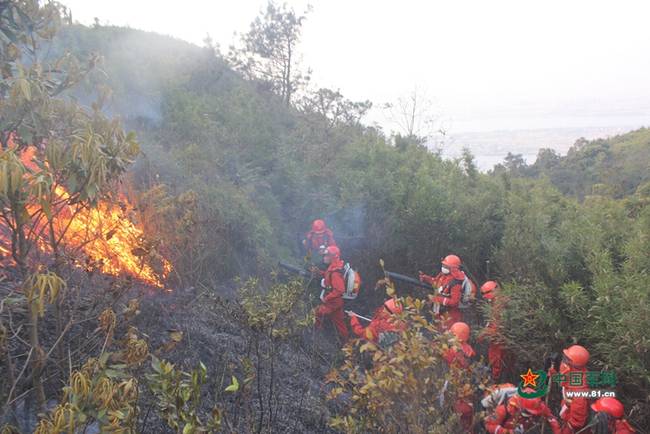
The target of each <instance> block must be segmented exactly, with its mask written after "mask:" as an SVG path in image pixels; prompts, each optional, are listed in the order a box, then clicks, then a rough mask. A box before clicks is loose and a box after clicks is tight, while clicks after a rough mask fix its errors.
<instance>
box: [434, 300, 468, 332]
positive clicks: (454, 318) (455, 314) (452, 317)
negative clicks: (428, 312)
mask: <svg viewBox="0 0 650 434" xmlns="http://www.w3.org/2000/svg"><path fill="white" fill-rule="evenodd" d="M440 310H441V313H440V314H439V315H438V316H437V318H438V319H439V320H441V321H442V324H441V327H442V330H443V331H446V330H449V329H450V328H451V326H452V325H453V324H454V323H456V322H459V321H462V320H463V313H462V312H461V311H460V309H458V308H457V307H448V308H447V309H446V310H445V308H444V306H443V307H441V309H440Z"/></svg>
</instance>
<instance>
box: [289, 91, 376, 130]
mask: <svg viewBox="0 0 650 434" xmlns="http://www.w3.org/2000/svg"><path fill="white" fill-rule="evenodd" d="M371 107H372V103H371V102H370V101H367V100H366V101H357V102H354V101H350V100H349V99H347V98H345V97H344V96H343V95H342V94H341V92H340V91H338V90H336V91H335V90H331V89H326V88H320V89H318V90H317V91H315V92H311V93H309V94H308V95H305V96H304V97H303V98H302V99H301V100H300V108H301V110H302V111H303V112H305V113H314V114H317V115H320V116H322V117H323V118H324V119H326V120H327V125H326V130H329V129H331V128H332V127H334V126H336V125H339V124H347V125H354V124H357V123H358V122H359V121H360V120H361V118H362V117H363V116H364V115H365V114H366V113H367V112H368V110H370V108H371Z"/></svg>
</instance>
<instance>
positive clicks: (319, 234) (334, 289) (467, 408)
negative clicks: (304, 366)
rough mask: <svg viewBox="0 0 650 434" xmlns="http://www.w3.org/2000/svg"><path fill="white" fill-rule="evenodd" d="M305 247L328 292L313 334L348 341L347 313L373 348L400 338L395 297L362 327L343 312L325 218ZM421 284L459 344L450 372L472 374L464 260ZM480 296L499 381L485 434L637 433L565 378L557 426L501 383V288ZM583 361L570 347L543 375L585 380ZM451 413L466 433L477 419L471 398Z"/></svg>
mask: <svg viewBox="0 0 650 434" xmlns="http://www.w3.org/2000/svg"><path fill="white" fill-rule="evenodd" d="M303 245H304V247H305V248H306V249H307V250H308V252H310V253H312V254H313V253H316V252H317V253H318V254H320V255H322V259H323V263H324V266H323V268H324V269H316V268H314V269H313V271H314V272H319V273H320V274H321V275H322V277H323V280H322V285H323V287H324V288H326V289H327V293H325V294H323V293H322V295H321V304H320V305H319V306H318V307H317V308H316V310H315V316H316V327H317V328H322V326H323V323H324V320H325V319H329V320H330V321H331V322H332V323H333V325H334V327H335V328H336V330H337V332H338V335H339V337H340V338H341V339H342V340H343V341H346V340H347V339H348V338H349V332H348V327H347V325H346V322H345V316H346V314H347V315H348V316H349V321H350V326H351V329H352V331H353V332H354V334H355V335H357V336H359V337H361V338H364V339H367V340H369V341H373V342H378V341H380V340H381V339H382V336H384V335H390V334H391V333H392V334H397V333H399V332H401V331H403V330H404V329H405V328H406V324H404V323H403V321H400V320H399V318H398V316H399V315H400V314H401V313H402V311H403V308H402V306H401V304H400V303H399V302H398V301H397V299H395V298H390V299H388V300H387V301H385V302H384V304H383V305H382V306H380V307H379V308H378V309H376V311H375V312H374V315H373V317H372V318H371V319H370V322H369V324H368V325H367V326H363V325H362V324H361V322H360V321H359V318H360V316H359V315H357V314H355V313H354V312H352V311H346V310H344V299H343V294H344V292H345V288H346V286H345V285H346V283H345V280H344V276H343V273H342V270H343V267H344V265H345V264H344V262H343V260H342V259H341V251H340V249H339V247H338V246H337V245H336V241H335V239H334V235H333V233H332V231H331V230H330V229H329V228H328V227H327V225H326V224H325V222H324V221H323V220H321V219H318V220H315V221H314V222H313V224H312V228H311V230H310V231H309V232H308V233H307V235H306V237H305V239H304V240H303ZM419 279H420V281H421V282H423V283H427V284H429V285H431V286H432V287H433V288H438V290H437V291H436V293H435V294H430V295H429V302H430V303H431V305H432V306H434V309H433V315H434V316H435V317H436V319H437V320H439V323H440V324H441V327H442V329H443V330H442V331H448V332H450V333H451V334H452V335H454V336H455V338H456V339H457V341H458V345H457V347H456V348H450V349H449V350H447V352H446V353H445V354H444V359H445V361H446V362H447V364H448V365H449V366H455V367H457V368H460V369H470V363H471V361H472V359H473V358H474V357H475V356H476V352H475V351H474V349H473V348H472V346H471V345H470V335H471V331H470V327H469V326H468V325H467V324H466V323H465V322H463V312H462V310H461V309H460V303H461V297H462V294H463V282H464V281H466V275H465V273H464V271H463V269H462V262H461V259H460V258H459V257H458V256H456V255H448V256H447V257H445V258H444V259H443V260H442V261H441V269H440V272H439V273H438V274H437V275H436V276H430V275H427V274H424V273H422V272H420V273H419ZM380 282H381V281H380ZM480 292H481V296H482V299H483V300H485V301H486V302H488V303H491V306H492V312H493V314H492V321H489V322H488V323H487V324H486V326H485V327H484V329H483V330H482V331H481V333H480V334H479V336H478V340H479V342H482V341H487V343H488V351H487V353H488V354H487V355H488V364H489V368H490V373H491V376H492V379H493V381H494V382H495V383H496V384H495V385H494V386H492V387H491V388H490V389H489V391H488V393H487V394H486V397H485V398H484V399H483V401H481V402H482V405H483V406H484V407H485V408H486V409H487V410H489V411H490V412H491V413H489V414H488V415H487V416H486V417H485V418H484V420H483V421H482V422H483V427H484V428H485V430H486V431H487V432H488V433H493V434H520V433H524V432H526V431H527V430H529V429H531V428H532V427H533V426H535V425H536V424H538V423H540V422H541V421H544V420H545V421H546V422H547V423H548V425H549V426H550V427H551V430H552V431H553V433H554V434H572V433H584V434H588V433H594V432H597V433H615V434H626V433H633V432H635V431H634V429H633V428H632V427H631V426H630V424H629V423H628V422H627V420H625V418H624V408H623V404H622V403H621V402H620V401H619V400H617V399H616V398H612V397H605V398H600V399H598V400H596V401H595V402H593V403H591V405H590V400H589V398H586V397H575V396H576V395H575V392H577V391H579V390H580V387H579V386H572V385H571V384H570V383H569V381H568V380H567V381H564V382H562V383H560V384H561V386H562V403H561V410H560V414H559V416H560V417H559V420H558V418H556V417H555V416H554V415H553V413H552V412H551V410H550V409H549V408H548V406H547V405H546V404H545V403H544V401H543V400H542V399H541V397H535V398H527V397H525V396H522V395H520V394H519V393H518V392H517V390H518V389H517V387H516V386H514V385H513V384H510V383H502V384H499V380H500V379H501V377H502V374H503V368H504V367H505V366H506V365H508V364H510V365H512V363H513V360H512V359H513V358H512V354H509V352H508V351H507V349H506V348H505V347H504V346H503V345H502V344H501V343H500V342H499V340H498V339H497V335H498V332H497V331H498V328H499V326H498V324H497V322H498V321H499V317H500V311H501V309H502V307H503V302H504V300H503V299H502V297H500V290H499V285H498V283H497V282H495V281H487V282H485V283H484V284H483V285H482V286H481V288H480ZM361 318H363V317H361ZM588 361H589V352H588V350H587V349H586V348H584V347H582V346H580V345H572V346H570V347H569V348H566V349H564V350H563V355H562V358H561V360H560V358H559V357H551V358H549V359H548V360H546V362H545V364H546V366H545V371H546V372H547V373H548V375H549V376H551V375H554V374H560V375H562V376H563V378H569V376H570V374H571V373H581V375H582V374H584V375H586V366H587V363H588ZM522 392H523V394H524V395H527V396H529V395H530V394H531V393H533V392H534V390H533V389H531V388H525V389H523V391H522ZM567 392H568V393H567ZM589 408H591V410H593V411H594V412H595V416H594V419H592V422H591V423H589V422H590V421H589ZM454 409H455V411H456V412H457V413H458V415H459V417H460V421H461V424H462V425H463V426H464V428H465V430H466V431H467V432H471V429H472V428H471V427H472V426H473V415H474V408H473V403H472V402H471V399H467V400H464V399H458V400H457V401H456V402H455V404H454ZM546 422H544V423H546ZM592 428H593V430H592Z"/></svg>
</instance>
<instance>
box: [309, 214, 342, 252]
mask: <svg viewBox="0 0 650 434" xmlns="http://www.w3.org/2000/svg"><path fill="white" fill-rule="evenodd" d="M302 245H303V246H305V248H306V249H307V252H308V253H310V254H312V255H313V254H314V253H320V252H321V248H325V247H329V246H336V241H335V240H334V234H333V233H332V231H331V229H330V228H328V227H327V225H326V224H325V221H324V220H321V219H317V220H314V222H313V223H312V224H311V230H310V231H309V232H307V234H306V235H305V239H304V240H302Z"/></svg>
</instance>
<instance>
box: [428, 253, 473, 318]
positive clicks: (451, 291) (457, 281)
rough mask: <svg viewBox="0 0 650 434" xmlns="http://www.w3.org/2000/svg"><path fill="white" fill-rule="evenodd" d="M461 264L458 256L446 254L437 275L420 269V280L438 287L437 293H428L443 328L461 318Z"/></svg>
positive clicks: (462, 277)
mask: <svg viewBox="0 0 650 434" xmlns="http://www.w3.org/2000/svg"><path fill="white" fill-rule="evenodd" d="M461 265H462V263H461V260H460V258H459V257H458V256H456V255H448V256H447V257H445V258H444V259H443V260H442V266H441V267H440V273H438V275H437V276H435V277H434V276H429V275H427V274H424V273H422V272H421V271H420V282H424V283H428V284H429V285H431V286H433V287H434V288H438V291H437V294H435V295H429V300H430V301H431V302H432V303H433V304H434V313H435V314H436V318H437V319H440V320H442V321H443V323H442V325H443V328H445V329H448V328H449V327H450V326H451V325H452V324H453V323H455V322H459V321H462V319H463V315H462V313H461V311H460V309H459V305H460V301H461V298H462V295H463V281H464V280H465V273H463V271H462V270H461V269H460V267H461Z"/></svg>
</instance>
